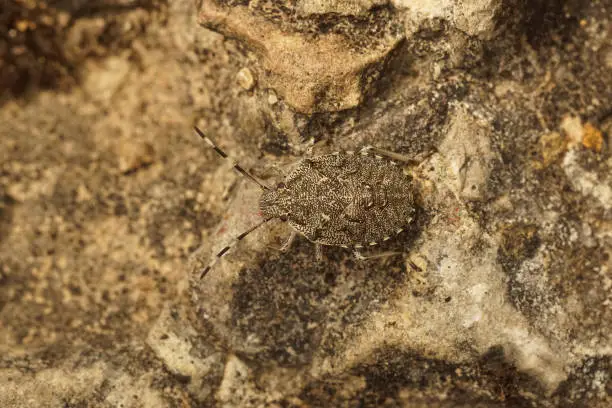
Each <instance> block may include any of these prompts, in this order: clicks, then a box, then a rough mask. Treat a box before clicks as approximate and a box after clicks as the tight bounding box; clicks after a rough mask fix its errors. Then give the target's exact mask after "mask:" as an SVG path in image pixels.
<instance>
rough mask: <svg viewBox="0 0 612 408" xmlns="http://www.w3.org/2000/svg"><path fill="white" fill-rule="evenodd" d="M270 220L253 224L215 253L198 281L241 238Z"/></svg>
mask: <svg viewBox="0 0 612 408" xmlns="http://www.w3.org/2000/svg"><path fill="white" fill-rule="evenodd" d="M271 219H273V218H266V219H264V220H263V221H261V222H260V223H259V224H255V226H253V227H251V228H249V229H248V230H246V231H244V232H243V233H242V234H240V235H238V236H237V237H236V238H234V239H233V240H232V242H230V243H229V244H227V245H226V246H224V247H223V249H221V250H220V251H219V252H217V255H215V257H214V258H213V259H212V260H211V261H210V263H209V264H208V266H206V267H205V268H204V269H202V272H201V273H200V279H204V276H206V274H207V273H208V272H209V271H210V270H211V269H212V267H213V266H215V264H216V263H217V262H218V261H219V259H221V258H222V257H223V255H225V254H226V253H227V252H228V251H229V250H230V249H232V247H233V246H234V245H236V244H237V243H238V242H239V241H241V240H242V238H244V237H246V236H247V235H249V234H250V233H251V232H253V231H255V230H256V229H257V228H259V227H261V226H262V225H264V224H265V223H266V222H268V221H270V220H271Z"/></svg>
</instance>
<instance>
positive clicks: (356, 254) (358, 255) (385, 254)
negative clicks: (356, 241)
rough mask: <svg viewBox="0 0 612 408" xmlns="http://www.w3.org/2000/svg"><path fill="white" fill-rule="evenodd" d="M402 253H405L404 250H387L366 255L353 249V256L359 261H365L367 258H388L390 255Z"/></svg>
mask: <svg viewBox="0 0 612 408" xmlns="http://www.w3.org/2000/svg"><path fill="white" fill-rule="evenodd" d="M402 254H403V252H396V251H386V252H379V253H377V254H374V255H368V256H364V255H363V254H362V253H361V252H359V251H357V250H354V251H353V256H354V257H355V259H357V260H358V261H365V260H368V259H376V258H387V257H389V256H395V255H402Z"/></svg>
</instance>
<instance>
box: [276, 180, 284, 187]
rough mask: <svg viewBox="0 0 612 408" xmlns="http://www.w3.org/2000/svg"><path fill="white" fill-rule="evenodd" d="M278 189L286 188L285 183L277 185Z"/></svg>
mask: <svg viewBox="0 0 612 408" xmlns="http://www.w3.org/2000/svg"><path fill="white" fill-rule="evenodd" d="M276 188H285V183H283V182H282V181H281V182H280V183H278V184H277V185H276Z"/></svg>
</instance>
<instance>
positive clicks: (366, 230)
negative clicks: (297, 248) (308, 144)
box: [195, 128, 415, 277]
mask: <svg viewBox="0 0 612 408" xmlns="http://www.w3.org/2000/svg"><path fill="white" fill-rule="evenodd" d="M195 130H196V132H197V133H198V134H199V135H200V136H201V137H202V138H203V139H204V140H206V142H207V143H208V144H209V145H210V146H211V147H212V148H213V149H214V150H215V151H216V152H217V153H218V154H220V155H221V156H222V157H224V158H228V156H227V155H226V154H225V153H224V152H223V151H222V150H221V149H220V148H219V147H218V146H216V145H215V144H214V143H213V142H212V141H211V140H210V139H209V138H207V137H206V136H205V135H204V134H203V133H202V132H201V131H200V130H199V129H198V128H196V129H195ZM392 159H398V160H407V161H408V159H406V158H404V157H403V156H401V155H398V154H396V153H393V152H387V151H384V150H381V149H377V148H373V147H366V148H364V149H362V150H361V151H359V152H357V153H354V152H344V153H340V152H338V153H332V154H326V155H321V156H315V157H311V158H306V159H303V160H302V161H300V163H298V165H297V167H296V168H295V169H294V170H293V171H292V172H291V173H290V174H289V175H288V176H287V177H286V178H285V180H284V181H283V182H281V183H278V184H277V185H276V186H275V187H272V188H270V187H268V186H266V185H264V184H263V183H261V182H260V181H259V180H257V179H256V178H255V177H253V176H252V175H251V174H250V173H248V172H247V171H246V170H244V169H243V168H242V167H241V166H240V165H238V164H236V163H234V169H235V170H236V171H238V172H239V173H240V174H242V175H244V176H245V177H247V178H249V179H250V180H252V181H254V182H255V183H257V184H258V185H259V186H260V187H261V188H262V190H263V193H262V196H261V199H260V202H259V205H260V210H261V213H262V215H263V217H264V220H263V221H262V222H261V223H259V224H257V225H255V226H254V227H252V228H251V229H249V230H248V231H245V232H243V233H242V234H240V235H239V236H238V237H236V239H235V241H234V243H235V242H238V241H240V240H241V239H242V238H244V237H245V236H246V235H247V234H249V233H250V232H251V231H253V230H255V229H256V228H258V227H259V226H261V225H263V224H264V223H266V222H268V221H270V220H272V219H275V218H280V219H281V220H283V221H287V222H288V224H289V225H290V226H291V227H292V228H293V230H294V231H295V232H293V233H292V235H291V237H290V238H289V240H288V241H287V242H286V243H285V245H283V249H287V248H288V247H289V245H290V244H291V242H292V240H293V238H294V237H295V235H296V233H299V234H301V235H303V236H304V237H306V238H307V239H308V240H309V241H311V242H313V243H315V244H316V245H317V256H320V253H321V249H320V248H321V245H330V246H341V247H344V248H352V249H354V250H356V251H357V250H359V249H360V248H363V247H367V246H373V245H376V244H378V243H380V242H381V241H386V240H388V239H390V238H391V237H392V236H393V235H395V234H398V233H399V232H401V231H402V230H403V228H404V227H405V226H407V225H408V224H410V223H411V222H412V220H413V218H414V214H415V199H414V194H413V191H414V186H413V185H412V182H411V180H410V178H409V177H407V176H406V175H405V174H404V172H403V169H402V167H401V166H398V165H397V163H396V162H395V161H393V160H392ZM232 246H233V244H230V245H228V246H226V247H224V248H223V249H222V250H221V251H219V252H218V253H217V256H216V257H215V258H213V260H212V261H211V263H210V264H209V265H208V266H207V267H206V268H204V270H203V271H202V273H201V277H204V275H205V274H206V273H207V272H208V271H209V270H210V269H211V268H212V266H213V265H214V264H215V263H216V261H217V260H218V259H219V258H221V257H222V256H223V255H224V254H225V253H227V252H228V251H229V250H230V249H231V247H232ZM359 256H360V255H359Z"/></svg>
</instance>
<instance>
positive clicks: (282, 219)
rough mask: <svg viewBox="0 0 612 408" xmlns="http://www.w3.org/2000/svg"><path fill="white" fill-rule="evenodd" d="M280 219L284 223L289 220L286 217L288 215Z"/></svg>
mask: <svg viewBox="0 0 612 408" xmlns="http://www.w3.org/2000/svg"><path fill="white" fill-rule="evenodd" d="M279 218H280V220H281V221H282V222H287V220H288V218H287V216H286V215H281V216H280V217H279Z"/></svg>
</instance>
